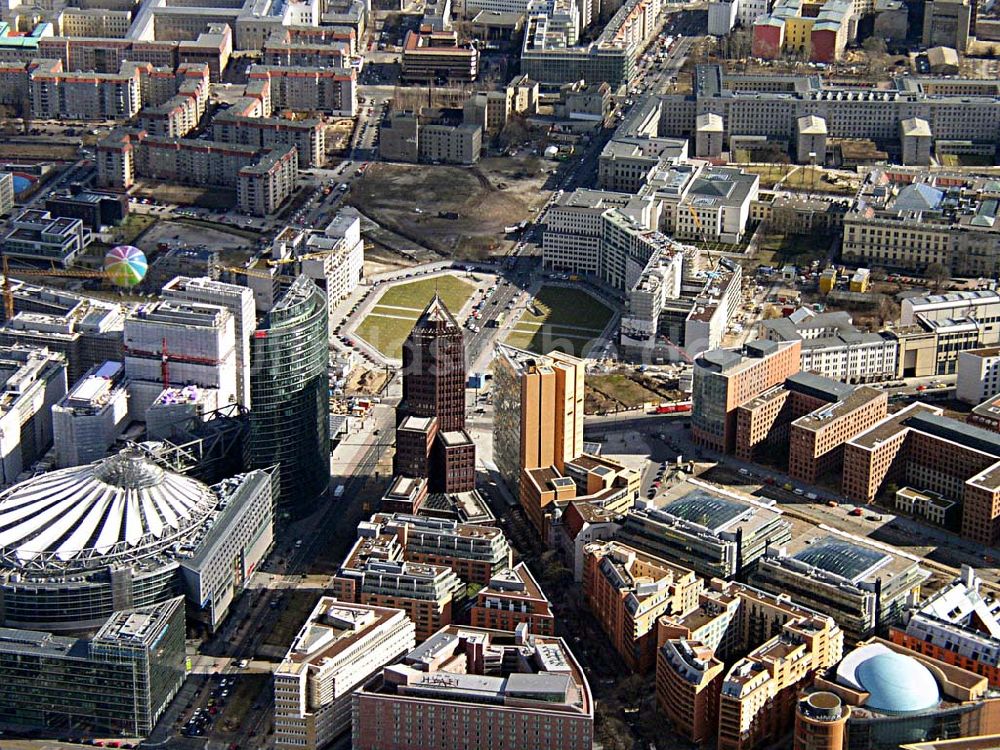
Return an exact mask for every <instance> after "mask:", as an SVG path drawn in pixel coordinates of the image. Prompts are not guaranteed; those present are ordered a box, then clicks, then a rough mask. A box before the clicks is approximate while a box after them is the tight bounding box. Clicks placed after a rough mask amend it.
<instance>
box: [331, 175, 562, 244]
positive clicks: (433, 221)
mask: <svg viewBox="0 0 1000 750" xmlns="http://www.w3.org/2000/svg"><path fill="white" fill-rule="evenodd" d="M546 165H547V162H544V161H542V160H541V159H538V158H537V157H533V156H526V157H515V158H505V159H484V160H483V161H481V162H480V163H479V164H477V165H475V166H473V167H454V166H434V165H429V164H420V165H415V164H414V165H410V164H372V166H371V167H370V168H369V169H368V171H367V172H366V173H365V176H364V178H363V179H360V180H357V181H356V182H355V183H354V185H353V187H352V189H351V194H350V197H349V198H348V202H349V203H351V204H352V205H354V206H356V207H357V208H358V209H359V210H360V211H361V212H362V213H364V214H365V215H367V216H368V217H369V218H371V219H372V220H373V221H376V222H378V223H379V224H381V225H383V226H385V227H388V228H389V229H392V230H393V231H395V232H398V233H399V234H401V235H403V236H404V237H407V238H409V239H411V240H413V241H415V242H417V243H419V244H421V245H424V246H426V247H428V248H430V249H432V250H434V251H435V252H438V253H440V254H441V255H444V256H447V257H457V258H474V259H480V258H484V257H486V256H489V255H491V254H493V253H495V252H498V251H500V250H501V249H502V248H506V247H508V246H509V245H510V240H508V239H507V238H506V237H505V232H504V227H505V226H510V225H513V224H517V223H518V222H521V221H524V220H530V219H532V218H533V217H534V216H535V214H534V212H532V209H536V210H537V209H538V208H540V207H541V206H542V204H544V202H545V200H546V199H547V198H548V192H547V191H545V190H544V189H543V185H544V182H545V180H544V179H543V178H545V177H547V176H548V175H546V174H545V173H544V172H543V171H542V170H543V169H544V168H550V167H547V166H546ZM439 212H440V213H441V214H448V213H449V212H454V213H456V214H458V218H457V219H456V218H451V219H448V218H444V217H443V216H441V215H439Z"/></svg>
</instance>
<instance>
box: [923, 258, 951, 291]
mask: <svg viewBox="0 0 1000 750" xmlns="http://www.w3.org/2000/svg"><path fill="white" fill-rule="evenodd" d="M924 275H925V276H926V277H927V280H928V281H930V282H931V283H932V284H933V285H934V291H935V292H937V291H940V290H941V285H942V284H944V282H946V281H948V280H949V279H950V278H951V272H950V271H949V270H948V268H947V267H946V266H944V265H943V264H941V263H931V264H930V265H928V266H927V268H926V269H925V270H924Z"/></svg>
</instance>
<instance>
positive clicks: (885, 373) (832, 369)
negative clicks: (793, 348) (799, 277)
mask: <svg viewBox="0 0 1000 750" xmlns="http://www.w3.org/2000/svg"><path fill="white" fill-rule="evenodd" d="M761 328H762V332H763V336H764V338H766V339H768V340H769V341H801V342H802V349H801V368H802V371H803V372H816V373H819V374H820V375H823V376H825V377H827V378H830V379H831V380H840V381H843V382H845V383H871V382H877V381H880V380H887V379H893V378H895V377H896V371H897V363H898V358H899V341H898V340H897V339H896V338H895V337H894V336H891V335H889V334H887V333H862V332H861V331H858V329H857V328H855V327H854V324H853V323H852V321H851V316H850V315H849V314H848V313H846V312H834V313H821V314H815V313H812V312H811V311H810V310H808V309H807V308H801V309H800V310H798V311H797V312H796V313H794V314H793V315H792V316H791V317H787V318H778V319H776V320H767V321H764V323H762V324H761Z"/></svg>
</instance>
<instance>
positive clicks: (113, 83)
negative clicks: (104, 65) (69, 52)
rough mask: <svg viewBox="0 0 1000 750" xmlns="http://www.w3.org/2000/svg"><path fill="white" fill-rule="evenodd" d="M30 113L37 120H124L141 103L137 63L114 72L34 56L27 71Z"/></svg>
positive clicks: (133, 115)
mask: <svg viewBox="0 0 1000 750" xmlns="http://www.w3.org/2000/svg"><path fill="white" fill-rule="evenodd" d="M28 86H29V88H30V92H31V114H32V116H33V117H35V118H37V119H40V120H58V119H74V120H127V119H130V118H132V117H135V116H136V115H137V114H138V113H139V109H140V107H141V106H142V98H141V91H140V86H141V83H140V72H139V67H138V66H137V65H136V64H134V63H123V64H122V67H121V70H120V71H119V72H116V73H87V72H68V71H64V69H63V64H62V61H61V60H51V59H45V60H35V61H33V62H32V63H31V66H30V70H29V73H28Z"/></svg>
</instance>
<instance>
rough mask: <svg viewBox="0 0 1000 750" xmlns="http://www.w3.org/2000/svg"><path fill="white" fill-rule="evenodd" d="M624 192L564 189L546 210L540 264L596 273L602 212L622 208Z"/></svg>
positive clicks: (577, 271)
mask: <svg viewBox="0 0 1000 750" xmlns="http://www.w3.org/2000/svg"><path fill="white" fill-rule="evenodd" d="M631 199H632V196H631V195H628V194H627V193H612V192H607V191H603V190H573V191H571V192H568V193H563V194H562V195H560V196H558V197H557V198H556V200H555V201H554V202H553V203H552V205H551V206H550V207H549V210H548V211H547V212H546V214H545V233H544V235H543V236H542V265H543V267H545V268H548V269H552V270H558V271H569V272H572V273H577V274H582V275H588V276H596V275H597V270H598V266H599V261H598V257H599V255H600V249H601V216H602V215H603V214H604V212H605V211H607V210H609V209H611V208H623V207H624V206H626V205H627V204H628V202H629V201H630V200H631Z"/></svg>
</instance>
